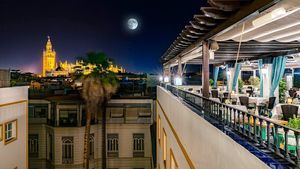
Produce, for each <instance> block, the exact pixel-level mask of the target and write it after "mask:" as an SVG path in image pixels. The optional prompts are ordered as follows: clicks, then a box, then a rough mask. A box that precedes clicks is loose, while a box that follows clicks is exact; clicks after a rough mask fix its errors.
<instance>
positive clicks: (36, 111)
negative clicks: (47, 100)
mask: <svg viewBox="0 0 300 169" xmlns="http://www.w3.org/2000/svg"><path fill="white" fill-rule="evenodd" d="M28 108H29V113H28V114H29V118H46V117H47V114H48V105H47V104H42V105H35V104H30V105H29V106H28Z"/></svg>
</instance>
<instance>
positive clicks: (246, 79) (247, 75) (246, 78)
mask: <svg viewBox="0 0 300 169" xmlns="http://www.w3.org/2000/svg"><path fill="white" fill-rule="evenodd" d="M251 76H253V71H241V78H242V80H243V81H244V82H245V84H247V85H249V84H250V82H249V79H250V77H251Z"/></svg>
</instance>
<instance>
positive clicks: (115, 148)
mask: <svg viewBox="0 0 300 169" xmlns="http://www.w3.org/2000/svg"><path fill="white" fill-rule="evenodd" d="M107 156H108V157H118V156H119V135H118V134H107Z"/></svg>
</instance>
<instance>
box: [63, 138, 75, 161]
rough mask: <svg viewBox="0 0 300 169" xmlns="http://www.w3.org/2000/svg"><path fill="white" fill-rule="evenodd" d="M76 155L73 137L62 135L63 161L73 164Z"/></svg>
mask: <svg viewBox="0 0 300 169" xmlns="http://www.w3.org/2000/svg"><path fill="white" fill-rule="evenodd" d="M73 157H74V143H73V137H62V163H63V164H72V163H73Z"/></svg>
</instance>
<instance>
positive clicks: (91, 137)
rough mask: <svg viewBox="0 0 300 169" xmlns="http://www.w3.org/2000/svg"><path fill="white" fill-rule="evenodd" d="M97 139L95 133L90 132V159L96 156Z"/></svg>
mask: <svg viewBox="0 0 300 169" xmlns="http://www.w3.org/2000/svg"><path fill="white" fill-rule="evenodd" d="M94 149H95V141H94V134H90V151H89V152H90V159H93V158H94Z"/></svg>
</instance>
